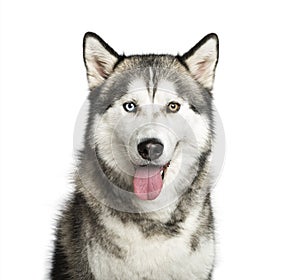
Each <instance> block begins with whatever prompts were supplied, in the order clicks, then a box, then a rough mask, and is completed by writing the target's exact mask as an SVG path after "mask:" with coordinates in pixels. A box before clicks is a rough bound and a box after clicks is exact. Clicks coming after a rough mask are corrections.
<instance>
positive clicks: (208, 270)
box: [50, 32, 218, 280]
mask: <svg viewBox="0 0 300 280" xmlns="http://www.w3.org/2000/svg"><path fill="white" fill-rule="evenodd" d="M84 62H85V66H86V70H87V78H88V85H89V89H90V93H89V98H88V100H89V113H88V118H87V121H86V128H85V132H84V148H83V149H82V150H81V151H79V156H78V164H77V166H76V169H75V171H74V176H73V178H74V186H75V188H74V192H73V194H72V196H71V198H70V199H69V200H68V202H67V203H66V205H65V207H64V209H63V211H62V213H61V216H60V219H59V222H58V224H57V230H56V241H55V248H54V253H53V259H52V269H51V272H50V274H51V279H55V280H56V279H64V280H67V279H86V280H87V279H89V280H91V279H94V280H114V279H115V280H117V279H119V280H142V279H144V280H171V279H172V280H196V279H197V280H209V279H211V277H212V271H213V267H214V259H215V246H214V244H215V241H214V239H215V238H214V223H213V213H212V207H211V198H210V193H211V184H210V180H209V177H210V175H211V174H210V161H211V157H212V153H213V149H212V147H213V136H214V121H213V119H214V117H213V109H212V93H211V91H212V88H213V82H214V76H215V68H216V65H217V62H218V37H217V35H216V34H209V35H207V36H206V37H204V38H203V39H202V40H201V41H200V42H199V43H198V44H196V45H195V46H194V47H193V48H192V49H191V50H190V51H188V52H187V53H185V54H184V55H177V56H173V55H152V54H151V55H132V56H125V55H119V54H118V53H117V52H115V51H114V50H113V49H112V48H111V47H110V46H109V45H108V44H107V43H105V42H104V41H103V40H102V39H101V38H100V37H98V36H97V35H96V34H94V33H91V32H89V33H86V35H85V37H84Z"/></svg>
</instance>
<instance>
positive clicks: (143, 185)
mask: <svg viewBox="0 0 300 280" xmlns="http://www.w3.org/2000/svg"><path fill="white" fill-rule="evenodd" d="M169 165H170V162H168V163H167V164H165V165H164V166H154V165H146V166H138V167H137V168H136V170H135V174H134V178H133V190H134V193H135V194H136V196H137V197H138V198H139V199H142V200H154V199H155V198H157V197H158V196H159V194H160V192H161V190H162V186H163V179H164V177H165V173H166V172H167V169H168V167H169Z"/></svg>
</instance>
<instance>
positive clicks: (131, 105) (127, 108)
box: [123, 102, 136, 112]
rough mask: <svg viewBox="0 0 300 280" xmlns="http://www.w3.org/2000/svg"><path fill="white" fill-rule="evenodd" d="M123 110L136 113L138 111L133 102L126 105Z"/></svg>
mask: <svg viewBox="0 0 300 280" xmlns="http://www.w3.org/2000/svg"><path fill="white" fill-rule="evenodd" d="M123 108H124V110H125V111H126V112H135V111H136V105H135V103H133V102H126V103H124V104H123Z"/></svg>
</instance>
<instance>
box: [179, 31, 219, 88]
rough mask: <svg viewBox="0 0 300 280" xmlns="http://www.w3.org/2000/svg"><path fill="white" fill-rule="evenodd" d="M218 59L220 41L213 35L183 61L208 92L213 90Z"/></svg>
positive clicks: (205, 39)
mask: <svg viewBox="0 0 300 280" xmlns="http://www.w3.org/2000/svg"><path fill="white" fill-rule="evenodd" d="M218 57H219V39H218V36H217V35H216V34H214V33H212V34H209V35H207V36H205V37H204V38H203V39H202V40H201V41H200V42H199V43H198V44H197V45H196V46H194V47H193V48H192V49H191V50H189V51H188V52H187V53H185V54H184V55H183V56H182V57H181V60H182V61H183V62H184V63H185V64H186V65H187V66H188V68H189V70H190V72H191V73H192V75H193V76H194V77H195V79H196V80H197V81H198V82H199V83H201V84H202V85H203V86H204V87H205V88H207V89H208V90H212V88H213V83H214V77H215V69H216V66H217V63H218Z"/></svg>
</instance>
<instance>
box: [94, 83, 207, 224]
mask: <svg viewBox="0 0 300 280" xmlns="http://www.w3.org/2000/svg"><path fill="white" fill-rule="evenodd" d="M133 100H134V101H135V102H137V105H138V106H139V107H140V112H138V113H137V114H134V113H128V112H126V111H125V110H124V109H123V104H124V103H125V102H129V101H133ZM171 101H174V102H178V103H180V104H181V108H180V110H179V112H178V113H166V106H167V105H168V104H169V103H170V102H171ZM155 114H156V116H155ZM195 124H197V125H195ZM94 131H95V134H94V143H92V144H93V145H94V146H95V145H97V146H98V150H99V154H100V156H101V158H102V159H103V160H104V161H105V163H106V164H107V165H108V166H110V167H111V168H112V169H113V170H115V172H117V174H118V176H120V177H122V178H123V179H124V180H125V181H126V182H127V183H128V184H130V185H131V184H132V181H133V176H134V172H135V166H136V165H144V164H147V162H146V161H145V160H144V159H142V158H141V156H140V155H139V153H138V151H137V145H138V143H139V142H140V141H142V139H144V138H158V139H159V140H160V141H161V142H162V143H163V144H164V151H163V154H162V156H161V157H160V158H158V159H157V160H156V161H154V162H153V163H155V164H157V165H159V166H164V165H165V164H166V163H168V162H170V161H171V163H170V166H169V168H168V169H167V171H166V173H165V177H164V181H163V188H162V191H161V193H160V195H159V196H158V197H157V198H156V199H155V200H152V201H141V200H139V199H138V198H136V196H135V194H134V193H131V192H129V193H127V194H124V195H128V196H131V197H132V198H133V199H135V200H136V204H137V205H139V206H140V208H142V209H144V211H145V212H149V211H150V212H151V211H152V212H153V217H155V218H158V219H164V220H167V219H168V218H169V215H170V213H171V211H172V210H173V209H174V207H175V202H176V201H177V199H178V197H180V196H181V194H182V193H183V191H184V190H185V188H186V186H188V185H190V184H191V183H192V181H191V180H192V179H193V178H194V177H195V175H196V172H197V169H196V167H197V161H198V156H199V154H200V152H201V151H205V150H206V145H207V143H206V139H208V138H209V133H210V132H209V126H208V120H207V119H206V118H205V117H204V116H203V115H199V114H196V113H195V112H194V111H192V110H191V109H190V108H189V104H188V103H187V101H185V100H183V99H182V98H181V97H179V96H178V95H177V93H176V91H175V88H174V86H173V84H172V83H171V82H169V81H161V82H160V83H159V85H158V88H157V91H156V94H155V98H154V100H153V99H152V96H149V93H148V91H147V88H146V84H145V82H144V81H143V80H141V79H137V80H135V81H133V82H132V83H131V86H130V87H129V92H128V94H126V95H124V96H122V97H121V98H120V100H118V101H117V102H115V104H114V106H113V107H112V108H110V109H109V110H108V111H107V112H106V113H105V114H104V115H103V116H100V115H97V116H96V118H95V120H94ZM163 208H165V210H164V211H162V212H161V213H158V212H154V211H157V210H160V209H163Z"/></svg>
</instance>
